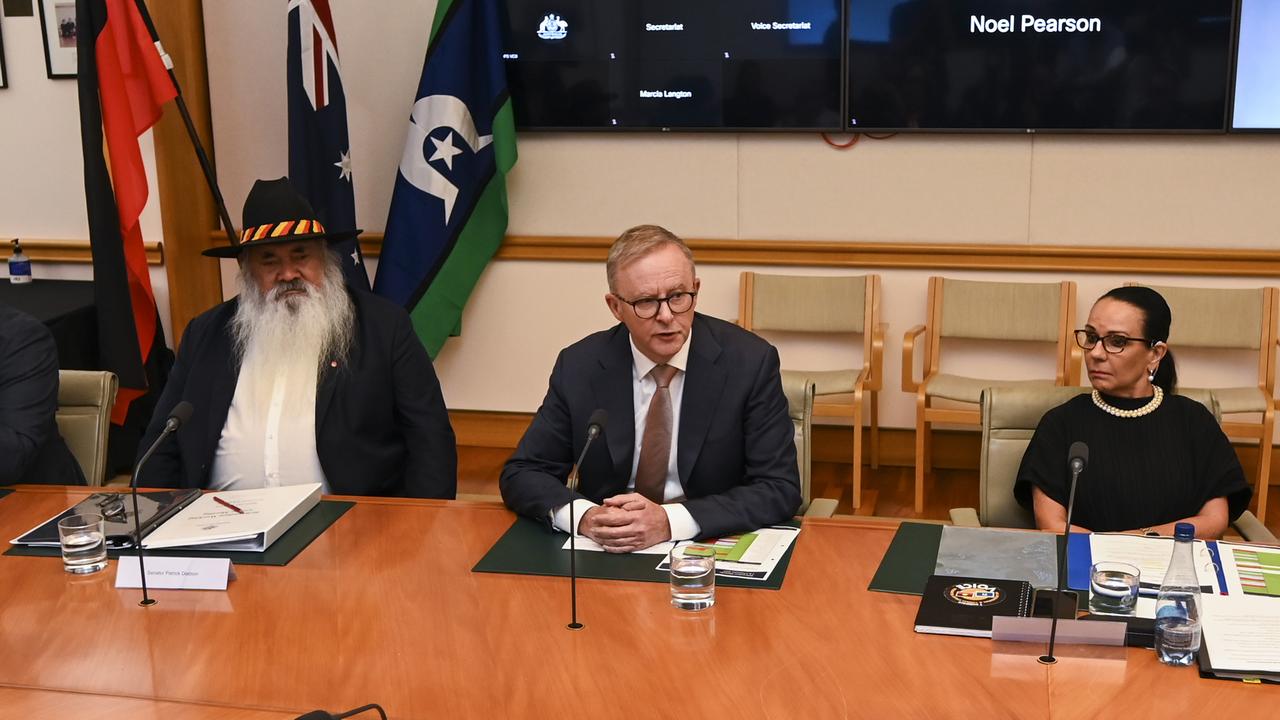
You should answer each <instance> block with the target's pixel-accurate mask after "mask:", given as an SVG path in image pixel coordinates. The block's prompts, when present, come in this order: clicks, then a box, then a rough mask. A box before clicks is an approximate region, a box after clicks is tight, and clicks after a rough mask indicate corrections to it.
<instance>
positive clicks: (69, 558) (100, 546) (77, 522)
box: [58, 513, 107, 575]
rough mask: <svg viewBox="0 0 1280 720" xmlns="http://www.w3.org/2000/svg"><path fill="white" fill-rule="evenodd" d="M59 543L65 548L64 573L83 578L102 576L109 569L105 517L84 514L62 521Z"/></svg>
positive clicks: (59, 522)
mask: <svg viewBox="0 0 1280 720" xmlns="http://www.w3.org/2000/svg"><path fill="white" fill-rule="evenodd" d="M58 541H59V542H60V543H61V544H62V569H63V570H66V571H67V572H69V573H76V574H77V575H80V574H84V573H94V572H98V571H99V570H101V569H103V568H105V567H106V566H107V543H106V537H105V533H104V528H103V520H102V516H101V515H98V514H97V513H82V514H80V515H69V516H67V517H64V518H62V519H61V520H59V521H58Z"/></svg>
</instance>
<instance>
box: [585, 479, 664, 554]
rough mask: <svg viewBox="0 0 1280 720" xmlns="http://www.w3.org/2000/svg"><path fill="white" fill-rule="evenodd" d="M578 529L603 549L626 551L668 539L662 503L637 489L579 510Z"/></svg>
mask: <svg viewBox="0 0 1280 720" xmlns="http://www.w3.org/2000/svg"><path fill="white" fill-rule="evenodd" d="M578 532H579V533H580V534H582V535H585V536H586V537H589V538H591V539H592V540H594V541H596V542H597V543H598V544H599V545H600V546H601V547H603V548H604V549H605V550H606V551H608V552H612V553H628V552H634V551H636V550H643V549H644V548H647V547H649V546H651V545H656V544H657V543H660V542H664V541H666V540H670V539H671V523H670V522H668V520H667V512H666V511H665V510H663V509H662V506H661V505H659V504H657V503H655V502H653V501H652V500H650V499H648V498H646V497H645V496H643V495H641V494H639V493H627V494H625V495H614V496H613V497H611V498H606V499H605V501H604V503H603V504H602V505H598V506H596V507H593V508H591V509H590V510H588V511H586V512H585V513H583V514H582V520H581V521H580V522H579V523H578Z"/></svg>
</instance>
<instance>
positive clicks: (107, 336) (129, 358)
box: [76, 0, 177, 445]
mask: <svg viewBox="0 0 1280 720" xmlns="http://www.w3.org/2000/svg"><path fill="white" fill-rule="evenodd" d="M76 19H77V22H76V49H77V82H78V86H79V99H80V136H81V146H82V150H83V154H84V188H85V200H86V205H87V207H88V214H89V244H90V247H91V249H92V253H93V283H94V298H95V301H96V304H97V314H98V346H99V347H98V350H99V360H100V362H101V367H102V368H103V369H106V370H111V371H112V372H114V373H115V374H116V375H117V376H118V377H119V379H120V390H119V392H118V394H117V396H116V404H115V407H114V409H113V410H112V414H111V422H112V423H114V424H116V425H123V424H124V423H125V420H126V418H127V417H128V416H129V410H130V407H131V405H132V404H133V402H134V401H135V400H137V399H139V398H141V397H142V396H144V395H146V394H147V392H148V389H149V388H151V387H152V386H154V387H155V390H156V392H157V393H158V392H159V390H160V388H161V386H162V385H163V383H164V377H165V375H166V374H167V371H168V362H167V360H168V358H169V356H170V354H169V350H168V348H167V347H166V345H165V341H164V331H163V329H162V328H161V326H160V317H159V315H158V313H157V308H156V299H155V293H154V292H153V290H152V288H151V276H150V274H149V272H148V269H147V255H146V250H145V248H144V247H143V244H142V229H141V227H140V226H139V224H138V218H139V216H140V215H141V214H142V209H143V208H144V207H145V206H146V204H147V192H148V191H147V175H146V171H145V170H144V169H143V165H142V153H141V152H140V151H139V149H138V136H139V135H142V134H143V133H145V132H146V131H147V130H148V129H150V128H151V126H153V125H155V124H156V122H157V121H158V120H159V119H160V113H161V106H162V105H163V104H164V103H166V102H168V101H169V100H172V99H173V98H174V97H175V96H176V95H177V90H176V88H175V87H174V85H173V82H172V80H170V78H169V74H168V71H167V70H166V69H165V66H164V62H163V61H162V60H161V58H160V53H159V51H158V50H157V48H156V45H155V43H154V42H153V41H152V38H151V33H150V31H149V30H148V28H147V25H146V23H145V22H144V21H143V19H142V16H141V15H140V14H139V12H138V7H137V5H135V4H134V0H77V2H76ZM104 137H105V139H106V143H105V148H104V146H103V139H104ZM104 150H105V154H104ZM108 156H109V157H110V170H109V171H108V161H107V157H108ZM142 410H143V409H142V408H139V411H140V412H141V411H142ZM145 415H146V416H147V417H142V418H141V423H142V424H143V425H144V426H145V423H146V422H147V420H148V419H149V418H150V411H149V410H147V411H146V412H145ZM132 423H133V420H130V424H132ZM135 445H136V443H135Z"/></svg>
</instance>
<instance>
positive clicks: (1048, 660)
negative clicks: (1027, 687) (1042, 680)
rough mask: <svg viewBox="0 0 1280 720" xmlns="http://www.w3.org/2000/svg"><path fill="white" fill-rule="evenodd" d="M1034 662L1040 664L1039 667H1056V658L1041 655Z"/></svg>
mask: <svg viewBox="0 0 1280 720" xmlns="http://www.w3.org/2000/svg"><path fill="white" fill-rule="evenodd" d="M1036 662H1038V663H1040V664H1041V665H1056V664H1057V663H1058V658H1056V657H1054V656H1052V655H1041V656H1040V657H1038V658H1036Z"/></svg>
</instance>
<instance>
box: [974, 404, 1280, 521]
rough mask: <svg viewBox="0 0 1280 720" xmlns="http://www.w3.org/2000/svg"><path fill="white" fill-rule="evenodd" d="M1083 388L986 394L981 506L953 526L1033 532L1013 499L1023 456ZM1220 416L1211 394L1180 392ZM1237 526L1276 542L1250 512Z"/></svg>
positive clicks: (1028, 513) (1030, 517)
mask: <svg viewBox="0 0 1280 720" xmlns="http://www.w3.org/2000/svg"><path fill="white" fill-rule="evenodd" d="M1084 392H1088V388H1081V387H993V388H989V389H988V390H986V391H984V392H983V393H982V403H981V408H982V461H981V463H980V465H979V467H980V470H979V478H980V489H979V496H978V502H979V505H978V508H977V509H976V510H975V509H974V508H952V509H951V522H952V523H954V524H956V525H963V526H967V527H979V526H981V527H1013V528H1034V527H1035V526H1036V522H1035V516H1034V515H1032V513H1031V511H1029V510H1027V509H1026V508H1024V507H1022V506H1021V505H1019V504H1018V502H1017V500H1015V499H1014V498H1013V485H1014V482H1016V481H1017V479H1018V468H1019V467H1020V466H1021V464H1022V456H1023V454H1024V453H1026V451H1027V445H1028V444H1030V443H1031V436H1032V435H1033V434H1034V433H1035V429H1036V426H1037V425H1039V424H1040V418H1041V417H1043V416H1044V414H1045V413H1046V412H1048V411H1049V410H1050V409H1052V408H1054V407H1057V406H1058V405H1061V404H1062V403H1064V402H1066V401H1068V400H1070V399H1071V398H1073V397H1075V396H1076V395H1079V394H1080V393H1084ZM1178 394H1180V395H1186V396H1187V397H1190V398H1192V399H1193V400H1196V401H1198V402H1200V403H1202V404H1203V405H1204V406H1205V407H1207V408H1209V411H1210V412H1212V413H1213V416H1214V417H1215V418H1220V417H1221V416H1220V413H1219V404H1218V400H1217V398H1216V397H1215V395H1214V392H1213V391H1211V390H1203V389H1200V390H1188V391H1185V392H1184V391H1183V390H1181V389H1179V391H1178ZM1233 527H1234V528H1235V530H1236V531H1237V532H1239V533H1240V535H1241V536H1242V537H1244V538H1245V539H1246V540H1249V541H1250V542H1266V543H1275V542H1276V539H1275V536H1274V535H1272V534H1271V532H1270V531H1268V530H1267V528H1266V526H1264V525H1263V524H1262V522H1261V521H1259V519H1258V518H1257V517H1254V515H1253V514H1252V513H1250V512H1248V511H1246V512H1245V513H1244V514H1243V515H1241V516H1240V517H1239V518H1238V519H1237V520H1236V521H1235V523H1233Z"/></svg>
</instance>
